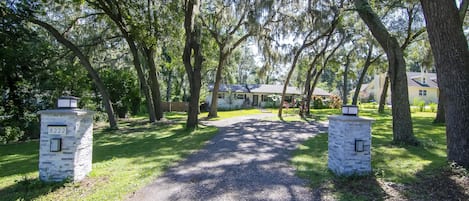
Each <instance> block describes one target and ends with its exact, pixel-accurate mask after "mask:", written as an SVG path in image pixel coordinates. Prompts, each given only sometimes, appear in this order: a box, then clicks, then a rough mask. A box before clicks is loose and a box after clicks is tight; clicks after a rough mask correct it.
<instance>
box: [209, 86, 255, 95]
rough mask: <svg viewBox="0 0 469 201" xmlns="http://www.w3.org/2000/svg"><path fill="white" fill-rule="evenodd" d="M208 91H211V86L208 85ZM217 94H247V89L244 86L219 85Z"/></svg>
mask: <svg viewBox="0 0 469 201" xmlns="http://www.w3.org/2000/svg"><path fill="white" fill-rule="evenodd" d="M208 91H210V92H211V91H213V84H209V85H208ZM218 91H219V92H230V91H231V92H237V93H249V89H248V88H246V85H242V84H220V88H219V89H218Z"/></svg>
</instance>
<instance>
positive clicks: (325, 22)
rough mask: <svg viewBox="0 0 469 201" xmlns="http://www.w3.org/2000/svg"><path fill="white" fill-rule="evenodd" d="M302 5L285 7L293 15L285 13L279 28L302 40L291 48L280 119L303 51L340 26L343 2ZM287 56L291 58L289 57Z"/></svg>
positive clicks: (313, 2)
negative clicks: (291, 80) (293, 33)
mask: <svg viewBox="0 0 469 201" xmlns="http://www.w3.org/2000/svg"><path fill="white" fill-rule="evenodd" d="M302 3H304V4H305V5H302V4H301V3H299V4H293V5H290V7H287V8H294V9H291V10H290V11H289V12H294V13H288V12H286V11H285V16H286V17H282V22H283V23H282V24H284V25H282V26H279V28H280V31H283V30H286V31H285V32H286V33H288V32H292V30H290V29H293V30H294V32H296V35H295V37H297V38H300V37H301V38H302V40H300V41H301V42H300V43H299V46H296V47H294V48H292V49H293V51H292V53H293V55H292V56H293V59H292V60H291V67H290V69H289V72H288V74H287V77H286V78H285V82H284V86H283V90H282V96H281V97H282V98H281V101H280V105H279V109H278V114H277V115H278V117H280V118H281V117H282V111H283V104H282V103H283V102H284V101H285V94H286V90H287V87H288V85H289V83H290V79H291V77H292V75H293V72H294V71H295V68H296V65H297V62H298V60H299V59H300V56H301V55H302V53H303V51H304V50H305V49H307V48H310V47H311V46H313V45H315V44H316V43H317V42H318V41H319V40H320V39H322V38H325V37H326V36H328V35H332V33H333V32H334V30H335V29H336V27H337V26H338V25H339V24H340V19H341V14H342V13H341V9H342V6H343V3H344V2H343V1H338V2H336V1H326V2H323V4H318V2H316V1H307V2H302ZM295 6H297V7H295ZM304 18H306V20H298V19H304ZM300 22H301V23H300ZM280 33H281V32H280ZM297 40H298V39H297ZM297 43H298V42H297ZM327 44H328V43H327ZM287 56H290V57H291V55H287ZM310 73H311V71H309V70H308V73H307V75H306V76H310ZM306 84H307V85H309V82H308V81H307V83H306ZM308 88H309V87H308ZM313 89H314V88H313Z"/></svg>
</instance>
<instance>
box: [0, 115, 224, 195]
mask: <svg viewBox="0 0 469 201" xmlns="http://www.w3.org/2000/svg"><path fill="white" fill-rule="evenodd" d="M119 123H120V125H119V126H120V128H121V129H120V130H103V129H98V130H95V132H94V135H93V138H94V140H93V164H94V165H95V164H98V166H97V167H93V172H94V171H100V172H103V171H104V172H109V171H122V168H139V169H141V170H142V171H141V173H140V175H141V176H145V175H149V176H154V175H155V170H157V171H161V169H164V168H166V167H167V166H169V165H171V164H173V162H174V161H177V160H180V159H181V158H182V157H183V156H185V155H187V154H189V153H191V152H193V151H195V150H197V149H199V148H200V147H201V146H202V145H203V144H204V143H205V142H206V141H207V140H208V139H210V138H211V137H212V136H213V135H214V134H215V133H216V131H217V129H216V128H214V127H203V126H202V127H201V128H199V129H197V130H194V131H188V130H186V129H185V128H184V125H183V124H175V125H168V124H162V125H156V124H150V123H148V121H147V120H145V119H139V120H136V121H131V120H130V121H121V122H119ZM16 147H18V149H19V150H18V151H15V152H14V153H15V154H18V153H22V152H21V149H22V148H24V147H25V146H24V145H23V144H18V145H17V146H16ZM28 147H29V146H28ZM32 147H33V148H31V149H30V150H29V149H28V150H29V151H28V152H27V153H26V152H25V153H22V154H24V155H27V156H28V155H30V156H28V158H30V157H32V156H35V157H36V158H35V159H36V160H31V161H29V160H26V159H22V158H20V159H21V160H12V162H8V163H5V162H2V171H1V172H0V174H3V175H5V174H8V175H22V174H25V173H29V172H34V171H37V165H38V160H37V152H38V145H37V142H36V146H32ZM2 155H3V153H2ZM125 158H128V159H131V160H135V162H136V163H138V162H139V160H144V161H153V162H155V164H151V165H148V166H151V168H148V167H147V166H145V167H143V166H138V165H136V166H132V167H117V168H115V167H108V166H106V165H104V166H103V165H99V164H101V162H106V161H110V163H107V164H112V166H125V164H126V163H124V162H113V161H112V160H114V159H125ZM0 159H1V158H0ZM13 161H14V162H13ZM119 161H120V160H119ZM5 164H6V165H5ZM94 165H93V166H94ZM19 167H20V168H19ZM18 169H19V170H20V171H18ZM3 170H5V172H8V173H5V172H4V171H3ZM93 172H92V173H93ZM126 179H128V178H126ZM71 184H72V183H71ZM64 185H65V186H67V183H64V182H62V183H60V182H59V183H46V182H42V181H40V180H39V179H37V177H35V178H24V179H22V180H20V181H15V182H14V183H13V184H12V185H10V186H6V187H4V188H2V189H1V190H0V200H32V199H35V198H38V197H41V196H43V195H46V194H48V193H51V192H55V191H56V190H58V189H59V188H61V187H63V186H64ZM76 185H78V186H75V184H73V186H75V187H73V188H87V187H86V186H84V187H82V186H80V185H79V184H76ZM66 188H67V187H66ZM64 190H65V191H67V189H64ZM71 191H73V189H72V190H71Z"/></svg>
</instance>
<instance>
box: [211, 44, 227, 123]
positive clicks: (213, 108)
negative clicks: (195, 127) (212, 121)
mask: <svg viewBox="0 0 469 201" xmlns="http://www.w3.org/2000/svg"><path fill="white" fill-rule="evenodd" d="M223 48H224V46H220V51H219V57H218V66H217V74H216V76H215V83H214V84H213V89H212V102H211V103H210V111H209V113H208V117H209V118H215V117H217V116H218V90H219V89H220V82H221V73H222V71H223V66H224V63H225V60H226V56H227V55H226V54H225V53H224V52H223Z"/></svg>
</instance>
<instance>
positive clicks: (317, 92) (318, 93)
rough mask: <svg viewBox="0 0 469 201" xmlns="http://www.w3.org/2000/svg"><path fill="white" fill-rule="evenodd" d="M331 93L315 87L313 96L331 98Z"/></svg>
mask: <svg viewBox="0 0 469 201" xmlns="http://www.w3.org/2000/svg"><path fill="white" fill-rule="evenodd" d="M330 95H331V93H329V92H327V91H324V90H323V89H321V88H318V87H315V88H314V91H313V96H330Z"/></svg>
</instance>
